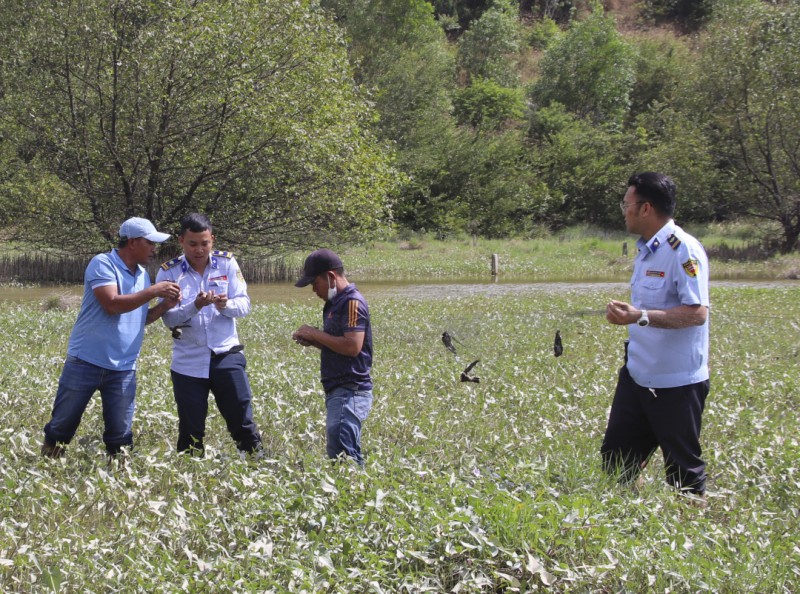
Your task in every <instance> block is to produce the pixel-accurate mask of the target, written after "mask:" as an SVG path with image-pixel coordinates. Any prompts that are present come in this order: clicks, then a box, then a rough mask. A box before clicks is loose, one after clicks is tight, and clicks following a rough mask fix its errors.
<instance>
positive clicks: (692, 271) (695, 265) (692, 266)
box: [683, 258, 700, 277]
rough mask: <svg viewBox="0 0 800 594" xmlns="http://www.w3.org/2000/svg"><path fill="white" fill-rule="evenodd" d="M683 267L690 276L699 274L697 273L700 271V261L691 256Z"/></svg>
mask: <svg viewBox="0 0 800 594" xmlns="http://www.w3.org/2000/svg"><path fill="white" fill-rule="evenodd" d="M683 269H684V270H685V271H686V274H688V275H689V276H692V277H694V276H697V273H698V272H699V271H700V263H699V262H698V261H697V260H694V259H693V258H689V259H688V260H686V262H684V263H683Z"/></svg>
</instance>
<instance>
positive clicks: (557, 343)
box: [553, 330, 564, 357]
mask: <svg viewBox="0 0 800 594" xmlns="http://www.w3.org/2000/svg"><path fill="white" fill-rule="evenodd" d="M563 352H564V345H563V344H561V332H560V331H558V330H556V339H555V340H554V341H553V354H554V355H555V356H556V357H560V356H561V353H563Z"/></svg>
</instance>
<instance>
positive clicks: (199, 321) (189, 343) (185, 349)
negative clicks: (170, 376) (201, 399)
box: [156, 250, 250, 378]
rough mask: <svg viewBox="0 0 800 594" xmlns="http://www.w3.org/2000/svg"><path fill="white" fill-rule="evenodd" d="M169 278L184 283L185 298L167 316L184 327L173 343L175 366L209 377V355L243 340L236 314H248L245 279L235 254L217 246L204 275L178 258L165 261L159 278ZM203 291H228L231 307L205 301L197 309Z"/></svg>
mask: <svg viewBox="0 0 800 594" xmlns="http://www.w3.org/2000/svg"><path fill="white" fill-rule="evenodd" d="M163 280H170V281H173V282H176V283H178V285H180V287H181V301H180V303H179V304H178V305H176V306H175V307H173V308H172V309H170V310H169V311H168V312H167V313H165V314H164V316H163V318H162V320H163V322H164V325H166V326H167V327H168V328H175V327H176V326H186V327H185V328H182V329H181V330H182V332H181V337H180V338H179V339H173V341H172V367H171V369H172V370H173V371H175V372H177V373H181V374H183V375H188V376H190V377H201V378H207V377H208V370H209V364H210V361H211V353H212V352H213V353H217V354H219V353H225V352H227V351H229V350H230V349H231V348H232V347H235V346H236V345H238V344H239V335H238V334H237V332H236V318H240V317H244V316H246V315H247V314H249V313H250V297H248V295H247V283H246V282H245V280H244V277H243V276H242V273H241V270H240V269H239V265H238V264H237V262H236V259H235V258H234V257H233V254H231V253H230V252H222V251H218V250H214V251H213V252H212V253H211V254H210V255H209V262H208V265H207V266H206V269H205V271H203V274H202V276H201V275H200V274H198V273H197V271H196V270H195V269H194V268H192V267H191V265H189V263H188V262H186V259H185V258H184V256H178V257H177V258H174V259H172V260H170V261H169V262H165V263H164V264H162V265H161V268H160V269H159V271H158V275H157V276H156V282H160V281H163ZM200 291H214V293H215V294H217V295H223V294H225V295H227V296H228V303H227V307H226V308H225V309H223V310H221V311H220V310H218V309H217V307H216V305H214V304H212V305H207V306H205V307H203V308H202V309H201V310H198V309H197V308H196V307H195V305H194V300H195V298H196V297H197V294H198V293H199V292H200Z"/></svg>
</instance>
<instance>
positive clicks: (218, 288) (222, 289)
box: [208, 280, 228, 295]
mask: <svg viewBox="0 0 800 594" xmlns="http://www.w3.org/2000/svg"><path fill="white" fill-rule="evenodd" d="M208 290H209V291H214V295H227V294H228V281H223V280H214V281H210V282H209V283H208Z"/></svg>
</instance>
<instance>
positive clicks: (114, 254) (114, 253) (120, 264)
mask: <svg viewBox="0 0 800 594" xmlns="http://www.w3.org/2000/svg"><path fill="white" fill-rule="evenodd" d="M111 259H112V260H113V261H114V266H116V267H117V268H119V269H120V270H122V271H124V272H127V273H128V274H131V275H133V276H134V277H137V276H139V275H140V274H142V273H143V272H144V267H143V266H142V265H141V264H137V265H136V272H131V269H130V268H128V265H127V264H125V261H124V260H123V259H122V258H120V255H119V250H118V249H117V248H114V249H113V250H111Z"/></svg>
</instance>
